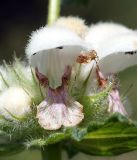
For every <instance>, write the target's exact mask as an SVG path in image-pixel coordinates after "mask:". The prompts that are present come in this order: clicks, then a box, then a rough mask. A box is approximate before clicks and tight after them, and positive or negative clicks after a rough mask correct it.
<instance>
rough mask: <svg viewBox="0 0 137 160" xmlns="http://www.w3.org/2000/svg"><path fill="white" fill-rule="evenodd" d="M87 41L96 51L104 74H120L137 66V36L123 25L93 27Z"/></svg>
mask: <svg viewBox="0 0 137 160" xmlns="http://www.w3.org/2000/svg"><path fill="white" fill-rule="evenodd" d="M85 41H86V42H88V43H90V44H92V48H94V49H95V50H96V52H97V54H98V56H99V58H100V61H99V65H100V69H101V70H102V71H103V73H106V74H107V73H118V72H120V71H122V70H124V69H126V68H128V67H130V66H133V65H136V64H137V54H136V51H137V34H136V32H135V31H133V30H131V29H128V28H126V27H125V26H123V25H120V24H116V23H98V24H96V25H91V27H90V29H89V32H88V33H87V35H86V37H85Z"/></svg>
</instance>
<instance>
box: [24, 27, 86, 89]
mask: <svg viewBox="0 0 137 160" xmlns="http://www.w3.org/2000/svg"><path fill="white" fill-rule="evenodd" d="M83 50H86V43H85V42H84V41H83V40H82V39H80V38H79V37H78V36H77V35H76V34H75V33H73V32H71V31H70V30H68V29H65V28H62V27H43V28H41V29H39V30H37V31H35V32H33V33H32V35H31V38H30V42H29V44H28V46H27V48H26V53H27V56H28V57H29V59H30V64H31V65H32V66H33V67H35V68H36V67H37V68H38V70H39V71H40V72H41V73H42V74H44V75H45V76H46V77H48V80H49V85H50V87H51V88H54V89H55V88H57V87H58V86H61V83H62V82H61V77H62V76H63V73H64V70H65V68H66V67H67V66H72V65H73V64H74V62H75V61H76V58H77V56H78V55H79V54H80V52H81V51H83Z"/></svg>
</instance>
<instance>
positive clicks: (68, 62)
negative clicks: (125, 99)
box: [0, 17, 137, 130]
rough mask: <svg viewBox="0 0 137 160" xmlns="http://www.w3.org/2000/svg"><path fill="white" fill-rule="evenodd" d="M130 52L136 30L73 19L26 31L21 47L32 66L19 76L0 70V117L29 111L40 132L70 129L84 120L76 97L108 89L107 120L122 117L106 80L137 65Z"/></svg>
mask: <svg viewBox="0 0 137 160" xmlns="http://www.w3.org/2000/svg"><path fill="white" fill-rule="evenodd" d="M73 24H74V25H73ZM136 50H137V35H136V32H135V31H133V30H131V29H128V28H126V27H125V26H122V25H120V24H115V23H98V24H96V25H91V26H90V27H88V26H86V25H85V24H84V21H83V20H81V19H79V18H76V19H75V18H73V17H69V18H61V19H59V20H57V22H55V23H54V24H53V25H52V26H50V27H48V26H45V27H42V28H40V29H39V30H37V31H35V32H33V33H32V35H31V37H30V40H29V43H28V45H27V47H26V55H27V57H28V60H29V64H30V66H31V67H32V68H29V67H24V69H23V70H20V71H19V72H21V73H19V74H18V73H17V72H16V68H13V69H12V70H11V69H10V67H9V66H8V68H7V69H6V70H5V71H3V69H1V83H0V85H1V86H0V90H1V94H0V114H1V115H2V116H4V117H5V118H7V119H14V118H20V117H24V116H26V115H27V114H28V113H31V112H32V110H33V109H34V110H35V111H36V114H35V116H36V118H37V119H38V123H39V124H40V126H41V127H42V128H44V129H45V130H57V129H60V128H61V127H74V126H76V125H78V124H80V123H82V122H83V121H84V119H85V118H86V117H85V116H86V114H85V113H84V110H85V109H84V107H85V106H84V105H83V104H82V103H81V101H80V99H82V97H84V96H91V95H95V94H97V93H99V92H102V91H104V90H106V89H108V88H110V89H109V91H108V96H107V98H106V101H107V107H106V112H107V114H108V116H110V115H112V114H113V113H116V112H119V113H120V114H122V115H124V116H127V117H128V113H127V112H126V110H125V108H124V106H123V104H122V100H121V98H120V95H119V88H118V85H117V84H115V83H116V80H115V78H110V77H114V76H113V75H114V74H116V73H118V72H119V71H121V70H124V69H126V68H127V67H130V66H133V65H136V64H137V54H136ZM17 68H19V65H18V66H17ZM24 72H25V73H24ZM9 73H10V74H9ZM13 74H14V76H13ZM22 74H24V75H23V76H22ZM27 74H28V75H27ZM10 75H11V77H16V80H15V79H14V78H13V79H12V78H9V76H10ZM15 75H16V76H15ZM25 76H26V78H25V79H24V77H25ZM17 79H18V80H19V81H20V82H19V81H17ZM32 81H33V82H32ZM34 86H35V87H34ZM34 89H35V91H34ZM39 97H40V98H39ZM37 99H38V100H37ZM100 107H101V106H100Z"/></svg>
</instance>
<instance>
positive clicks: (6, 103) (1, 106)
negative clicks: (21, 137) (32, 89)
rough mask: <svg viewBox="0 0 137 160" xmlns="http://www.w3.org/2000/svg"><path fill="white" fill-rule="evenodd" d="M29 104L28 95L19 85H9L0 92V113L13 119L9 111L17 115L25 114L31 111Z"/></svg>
mask: <svg viewBox="0 0 137 160" xmlns="http://www.w3.org/2000/svg"><path fill="white" fill-rule="evenodd" d="M30 105H31V98H30V96H28V94H27V93H26V92H25V91H24V90H23V88H21V87H19V86H15V87H9V88H7V89H5V91H3V92H2V93H1V94H0V114H1V115H3V116H5V117H6V118H10V119H13V117H12V116H11V115H10V114H9V113H11V114H12V115H14V116H17V117H23V116H25V115H26V114H27V113H29V112H30V111H31V109H30ZM8 112H9V113H8Z"/></svg>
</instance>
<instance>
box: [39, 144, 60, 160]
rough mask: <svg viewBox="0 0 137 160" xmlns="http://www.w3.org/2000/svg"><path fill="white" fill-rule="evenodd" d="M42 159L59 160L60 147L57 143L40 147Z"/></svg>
mask: <svg viewBox="0 0 137 160" xmlns="http://www.w3.org/2000/svg"><path fill="white" fill-rule="evenodd" d="M41 152H42V160H61V147H60V144H59V143H56V144H52V145H48V146H45V147H44V148H42V149H41Z"/></svg>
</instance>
